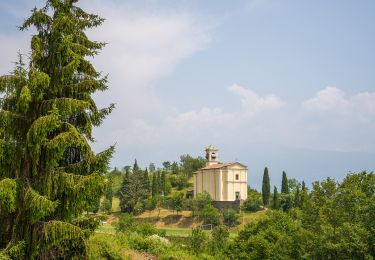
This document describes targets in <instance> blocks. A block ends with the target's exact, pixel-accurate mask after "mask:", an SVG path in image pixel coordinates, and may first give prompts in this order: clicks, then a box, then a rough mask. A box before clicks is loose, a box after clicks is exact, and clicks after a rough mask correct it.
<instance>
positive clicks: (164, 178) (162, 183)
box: [160, 171, 167, 195]
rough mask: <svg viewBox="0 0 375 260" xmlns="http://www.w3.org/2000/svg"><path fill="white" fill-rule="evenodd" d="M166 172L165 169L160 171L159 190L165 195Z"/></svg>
mask: <svg viewBox="0 0 375 260" xmlns="http://www.w3.org/2000/svg"><path fill="white" fill-rule="evenodd" d="M166 181H167V180H166V174H165V171H163V172H162V173H161V180H160V187H161V192H162V193H163V194H164V195H165V190H166V187H165V183H166Z"/></svg>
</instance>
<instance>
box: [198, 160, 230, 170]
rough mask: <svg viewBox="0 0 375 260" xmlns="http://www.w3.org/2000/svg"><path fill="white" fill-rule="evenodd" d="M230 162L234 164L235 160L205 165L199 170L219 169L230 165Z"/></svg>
mask: <svg viewBox="0 0 375 260" xmlns="http://www.w3.org/2000/svg"><path fill="white" fill-rule="evenodd" d="M232 164H236V162H231V163H217V164H211V165H208V166H206V167H203V168H201V169H200V170H208V169H220V168H224V167H227V166H230V165H232Z"/></svg>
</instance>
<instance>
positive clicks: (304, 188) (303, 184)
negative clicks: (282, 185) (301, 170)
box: [302, 181, 306, 191]
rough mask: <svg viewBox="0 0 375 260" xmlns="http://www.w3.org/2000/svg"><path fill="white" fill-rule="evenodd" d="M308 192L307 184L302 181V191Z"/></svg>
mask: <svg viewBox="0 0 375 260" xmlns="http://www.w3.org/2000/svg"><path fill="white" fill-rule="evenodd" d="M305 190H306V184H305V181H302V191H305Z"/></svg>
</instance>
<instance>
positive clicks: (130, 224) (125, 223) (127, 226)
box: [115, 213, 135, 232]
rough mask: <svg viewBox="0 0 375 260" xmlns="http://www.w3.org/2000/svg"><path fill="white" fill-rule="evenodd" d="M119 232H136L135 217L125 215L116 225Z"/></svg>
mask: <svg viewBox="0 0 375 260" xmlns="http://www.w3.org/2000/svg"><path fill="white" fill-rule="evenodd" d="M115 228H116V231H117V232H133V231H134V230H135V225H134V218H133V215H131V214H128V213H124V214H122V215H121V216H120V218H119V220H118V221H117V222H116V223H115Z"/></svg>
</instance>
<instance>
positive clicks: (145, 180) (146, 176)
mask: <svg viewBox="0 0 375 260" xmlns="http://www.w3.org/2000/svg"><path fill="white" fill-rule="evenodd" d="M143 181H144V186H145V190H147V194H148V193H149V191H150V180H149V176H148V170H147V168H146V170H145V171H144V174H143Z"/></svg>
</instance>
